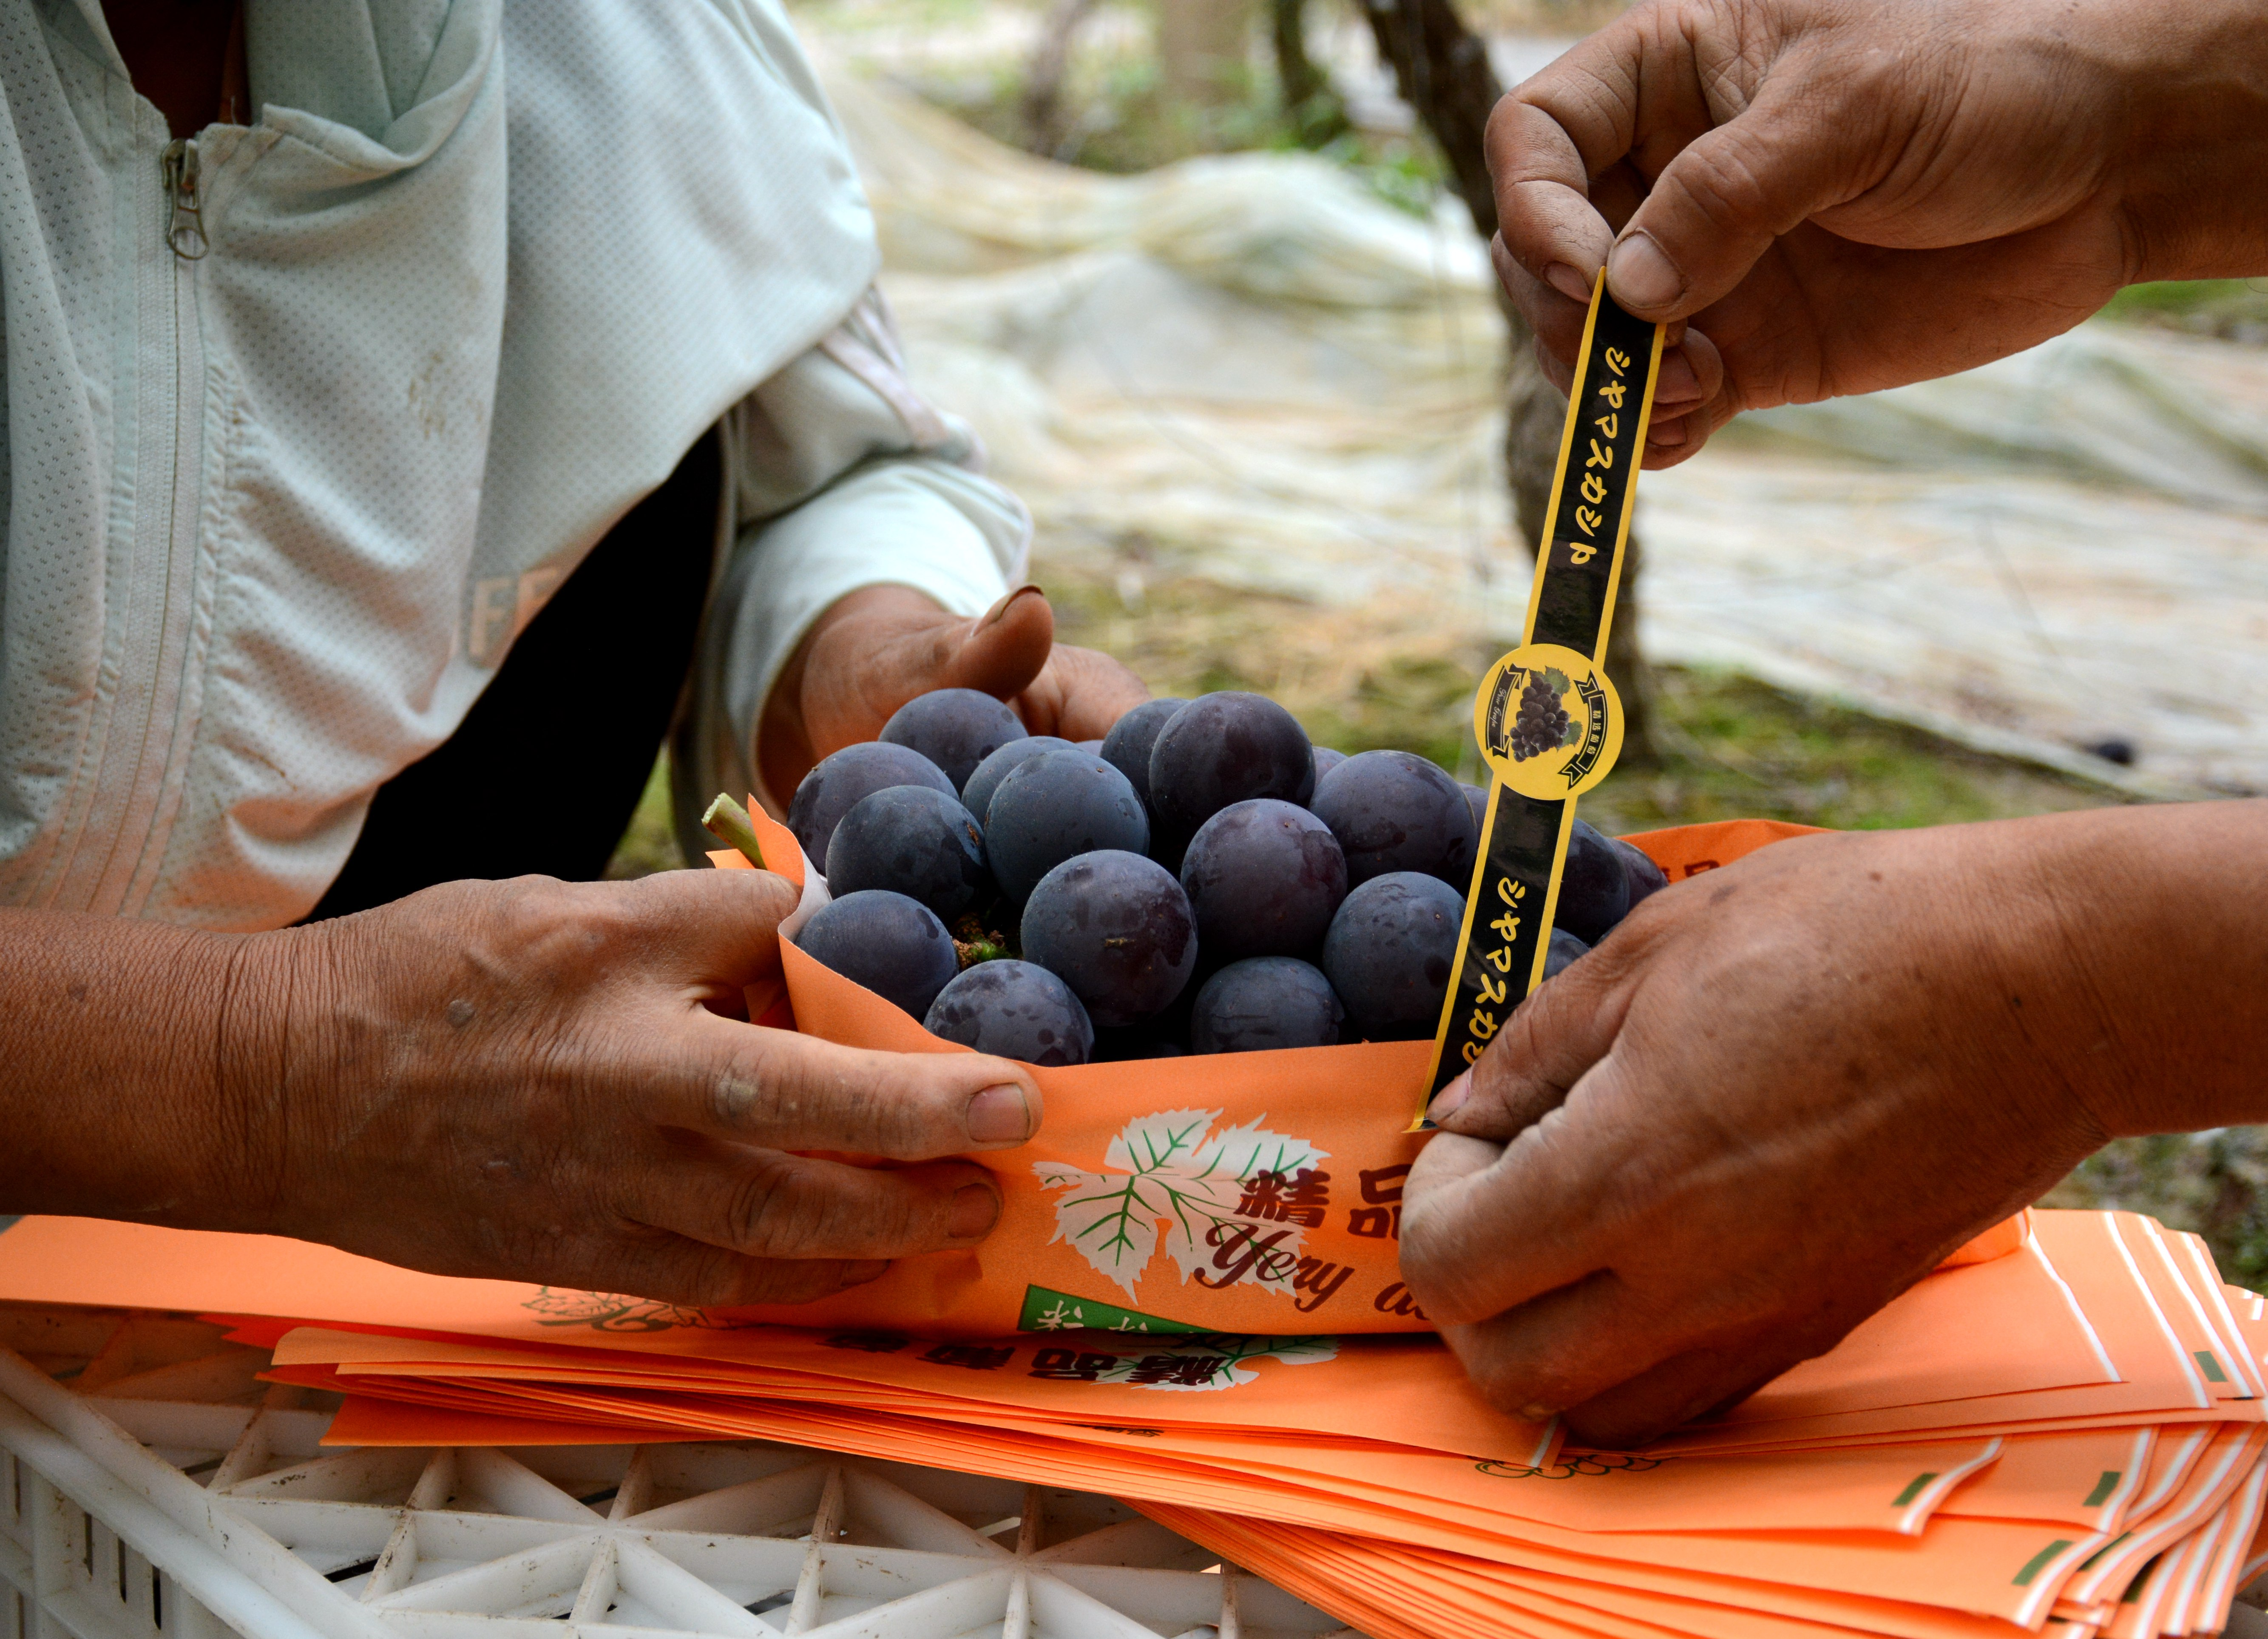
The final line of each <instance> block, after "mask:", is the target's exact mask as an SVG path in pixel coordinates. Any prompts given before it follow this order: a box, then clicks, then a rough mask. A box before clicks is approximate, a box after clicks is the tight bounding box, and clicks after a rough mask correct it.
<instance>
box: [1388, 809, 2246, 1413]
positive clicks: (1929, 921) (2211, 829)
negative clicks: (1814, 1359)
mask: <svg viewBox="0 0 2268 1639" xmlns="http://www.w3.org/2000/svg"><path fill="white" fill-rule="evenodd" d="M2264 891H2268V804H2261V803H2199V804H2191V805H2184V806H2182V807H2179V808H2125V809H2108V810H2099V811H2096V812H2093V813H2088V814H2080V815H2059V816H2051V817H2048V818H2043V819H2036V820H2021V821H2005V822H1999V823H1993V824H1987V825H1964V826H1955V827H1947V828H1943V829H1940V830H1932V831H1904V832H1874V833H1852V834H1847V835H1837V836H1816V837H1808V838H1800V839H1798V840H1793V841H1788V842H1782V843H1778V844H1775V845H1772V846H1771V847H1768V848H1764V849H1763V850H1760V851H1759V852H1758V853H1755V854H1753V855H1751V856H1749V858H1747V859H1745V860H1741V861H1739V862H1738V863H1736V864H1734V865H1732V866H1729V867H1726V868H1724V869H1722V870H1719V871H1712V872H1709V873H1707V874H1705V875H1700V876H1697V877H1694V878H1692V879H1690V880H1689V881H1686V882H1680V883H1677V884H1676V885H1675V886H1673V887H1671V888H1669V889H1668V890H1664V891H1662V892H1660V893H1657V894H1654V895H1653V897H1650V898H1648V899H1647V900H1646V902H1645V903H1644V904H1641V905H1640V906H1639V907H1638V909H1637V910H1636V911H1634V912H1631V916H1630V918H1629V919H1628V920H1627V921H1625V922H1624V924H1623V925H1622V926H1621V927H1618V928H1616V930H1615V931H1614V933H1613V934H1610V935H1609V936H1608V937H1607V938H1606V939H1605V940H1604V941H1602V942H1601V943H1600V945H1599V946H1598V948H1597V949H1594V951H1592V952H1591V953H1590V954H1589V955H1587V956H1584V957H1582V958H1581V959H1580V960H1579V961H1578V962H1576V963H1574V964H1573V965H1572V966H1571V967H1569V968H1568V969H1567V970H1566V971H1564V972H1563V973H1561V974H1560V975H1559V976H1558V977H1557V978H1554V979H1552V980H1551V981H1550V983H1549V984H1547V985H1545V986H1542V987H1541V988H1540V989H1539V990H1538V991H1537V992H1536V993H1535V994H1534V995H1533V996H1531V997H1530V998H1528V1000H1527V1001H1526V1002H1525V1003H1524V1004H1523V1005H1522V1006H1521V1008H1519V1009H1518V1010H1517V1011H1516V1012H1514V1013H1513V1015H1512V1020H1511V1022H1510V1023H1509V1024H1508V1025H1507V1027H1506V1030H1504V1031H1503V1033H1502V1034H1501V1035H1500V1036H1499V1038H1498V1040H1497V1042H1496V1043H1495V1044H1494V1045H1492V1046H1491V1048H1490V1050H1489V1052H1487V1053H1485V1054H1484V1056H1483V1057H1482V1059H1481V1060H1480V1062H1479V1064H1478V1065H1476V1067H1475V1068H1474V1070H1473V1071H1472V1072H1471V1074H1469V1077H1463V1078H1460V1080H1459V1081H1458V1082H1454V1083H1452V1084H1451V1085H1450V1087H1449V1088H1447V1089H1444V1092H1443V1094H1442V1096H1441V1097H1440V1099H1439V1100H1437V1101H1436V1104H1435V1107H1434V1112H1433V1113H1434V1116H1435V1119H1436V1120H1437V1121H1439V1122H1440V1125H1441V1126H1442V1128H1443V1129H1444V1130H1443V1131H1442V1132H1441V1133H1439V1134H1437V1135H1436V1136H1435V1137H1434V1138H1433V1139H1432V1141H1430V1142H1429V1143H1428V1144H1427V1146H1426V1148H1425V1150H1424V1152H1423V1153H1422V1154H1421V1155H1420V1157H1419V1159H1418V1163H1417V1164H1416V1166H1415V1168H1414V1169H1413V1170H1412V1172H1411V1174H1410V1180H1409V1184H1408V1186H1407V1189H1406V1192H1405V1200H1404V1206H1403V1239H1402V1268H1403V1277H1404V1279H1405V1280H1406V1281H1408V1283H1409V1285H1410V1291H1411V1293H1412V1295H1413V1296H1416V1297H1417V1299H1418V1302H1419V1303H1421V1304H1422V1305H1423V1306H1424V1308H1425V1312H1426V1314H1427V1315H1428V1317H1429V1318H1432V1319H1433V1320H1434V1321H1435V1322H1436V1323H1437V1324H1439V1325H1440V1327H1441V1331H1442V1333H1443V1335H1444V1337H1446V1338H1447V1340H1448V1342H1449V1343H1450V1345H1451V1347H1454V1349H1455V1350H1456V1351H1457V1353H1458V1355H1460V1356H1461V1357H1462V1360H1463V1361H1464V1362H1465V1364H1466V1366H1467V1368H1468V1370H1470V1372H1471V1373H1472V1375H1473V1377H1474V1378H1475V1379H1476V1382H1477V1383H1478V1384H1480V1385H1481V1386H1482V1388H1483V1389H1484V1392H1486V1393H1487V1394H1488V1395H1489V1397H1490V1398H1491V1399H1492V1400H1493V1401H1495V1402H1496V1403H1497V1404H1499V1406H1504V1407H1505V1408H1506V1409H1507V1410H1514V1411H1525V1412H1529V1413H1531V1414H1548V1413H1551V1412H1565V1414H1566V1416H1567V1422H1568V1427H1569V1429H1570V1430H1571V1432H1572V1434H1573V1435H1574V1436H1576V1437H1577V1438H1578V1439H1579V1440H1580V1441H1583V1442H1585V1443H1593V1444H1602V1445H1622V1444H1629V1443H1638V1442H1641V1441H1644V1440H1646V1439H1648V1438H1651V1437H1653V1436H1654V1435H1656V1434H1657V1433H1659V1432H1661V1430H1662V1429H1666V1428H1668V1427H1670V1426H1672V1425H1674V1424H1675V1423H1677V1422H1680V1421H1683V1420H1685V1419H1687V1418H1689V1417H1691V1416H1693V1415H1695V1414H1699V1413H1701V1412H1704V1411H1706V1410H1709V1409H1711V1408H1712V1407H1715V1406H1719V1405H1721V1404H1724V1403H1727V1402H1728V1401H1731V1400H1735V1399H1739V1398H1741V1397H1742V1396H1743V1395H1745V1394H1746V1393H1748V1392H1749V1391H1751V1390H1753V1389H1755V1388H1756V1387H1758V1386H1759V1385H1761V1384H1764V1382H1766V1381H1768V1380H1770V1379H1771V1377H1776V1376H1778V1374H1779V1373H1780V1372H1781V1371H1783V1370H1786V1369H1787V1368H1788V1367H1789V1366H1791V1365H1793V1364H1794V1363H1795V1362H1798V1361H1800V1360H1802V1359H1805V1358H1807V1357H1808V1356H1810V1355H1817V1354H1820V1353H1823V1352H1824V1351H1825V1350H1826V1349H1828V1348H1830V1347H1833V1346H1834V1344H1835V1343H1836V1342H1837V1340H1839V1339H1841V1338H1842V1337H1843V1335H1844V1334H1845V1333H1847V1332H1848V1331H1849V1330H1850V1329H1851V1328H1852V1326H1853V1325H1857V1324H1858V1323H1859V1321H1860V1320H1862V1319H1864V1318H1866V1317H1867V1315H1869V1314H1871V1313H1873V1312H1874V1310H1876V1309H1878V1308H1880V1307H1881V1305H1882V1304H1883V1303H1887V1302H1888V1301H1889V1299H1890V1298H1892V1297H1893V1296H1896V1294H1897V1293H1899V1292H1900V1291H1902V1290H1903V1289H1904V1288H1906V1287H1907V1286H1908V1285H1910V1284H1911V1283H1912V1282H1913V1281H1916V1280H1918V1279H1919V1278H1920V1277H1921V1276H1922V1275H1924V1274H1927V1273H1928V1272H1929V1271H1930V1270H1931V1269H1932V1268H1933V1267H1934V1266H1936V1265H1937V1263H1938V1262H1939V1260H1940V1259H1941V1258H1943V1256H1944V1255H1945V1254H1946V1253H1947V1252H1948V1251H1950V1250H1951V1249H1952V1248H1954V1247H1955V1246H1957V1245H1959V1244H1961V1243H1962V1241H1964V1240H1966V1239H1967V1238H1969V1237H1970V1236H1971V1235H1973V1234H1975V1233H1976V1232H1977V1231H1978V1230H1980V1229H1985V1227H1987V1226H1989V1225H1990V1224H1992V1223H1993V1222H1997V1221H1998V1220H1999V1219H2000V1218H2002V1217H2004V1216H2006V1215H2007V1214H2009V1213H2011V1212H2013V1211H2014V1210H2015V1209H2016V1208H2017V1207H2021V1206H2024V1205H2026V1204H2027V1203H2029V1202H2030V1201H2031V1200H2035V1199H2036V1198H2037V1196H2038V1195H2039V1193H2040V1192H2041V1191H2042V1190H2043V1189H2044V1188H2046V1187H2047V1186H2048V1185H2050V1184H2052V1183H2053V1182H2054V1181H2055V1180H2056V1179H2057V1178H2058V1177H2060V1176H2061V1175H2062V1174H2063V1173H2064V1172H2065V1171H2066V1170H2068V1168H2069V1167H2070V1166H2071V1165H2072V1164H2073V1163H2075V1162H2076V1161H2078V1160H2079V1159H2080V1157H2081V1156H2083V1155H2086V1154H2087V1153H2088V1151H2090V1150H2091V1149H2093V1148H2095V1147H2096V1146H2097V1145H2099V1144H2100V1143H2102V1141H2103V1140H2104V1139H2105V1138H2106V1137H2108V1136H2110V1135H2112V1134H2115V1133H2144V1132H2165V1131H2176V1130H2180V1129H2181V1128H2183V1127H2185V1126H2212V1125H2220V1124H2221V1123H2223V1122H2228V1121H2240V1120H2257V1119H2260V1114H2261V1105H2262V1098H2261V1095H2260V1093H2259V1092H2258V1090H2257V1068H2256V1067H2257V1054H2258V1052H2259V1050H2260V1046H2261V1045H2262V1043H2263V1041H2264V1040H2268V1005H2264V1003H2263V1001H2262V1000H2260V991H2261V988H2262V987H2261V986H2260V985H2259V984H2258V981H2257V976H2258V974H2259V972H2260V971H2261V970H2262V968H2263V965H2264V963H2268V935H2264V934H2263V933H2262V932H2261V931H2260V930H2259V928H2258V927H2257V914H2256V907H2257V904H2258V903H2259V896H2260V895H2261V894H2262V893H2263V892H2264Z"/></svg>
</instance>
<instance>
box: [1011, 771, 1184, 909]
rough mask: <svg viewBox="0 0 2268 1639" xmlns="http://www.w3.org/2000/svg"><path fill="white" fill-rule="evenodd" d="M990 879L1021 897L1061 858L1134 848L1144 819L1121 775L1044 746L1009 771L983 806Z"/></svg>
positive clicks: (1143, 841)
mask: <svg viewBox="0 0 2268 1639" xmlns="http://www.w3.org/2000/svg"><path fill="white" fill-rule="evenodd" d="M985 817H986V819H987V820H988V821H989V822H990V823H988V824H987V825H986V827H985V832H984V839H985V845H986V847H987V848H988V849H989V850H990V853H991V857H992V875H993V879H994V880H995V881H996V882H998V883H999V884H1000V891H1001V892H1002V893H1004V894H1005V895H1007V896H1008V897H1009V898H1011V899H1015V900H1021V899H1023V898H1024V897H1025V896H1027V894H1029V893H1030V892H1031V891H1032V890H1033V889H1034V888H1035V887H1037V886H1038V885H1039V881H1040V878H1042V876H1045V875H1047V874H1048V873H1049V871H1051V870H1053V869H1055V867H1057V866H1058V865H1061V864H1062V863H1063V862H1064V860H1069V859H1072V858H1075V857H1076V856H1078V855H1079V854H1082V853H1094V851H1095V850H1096V849H1098V848H1123V849H1125V850H1127V851H1128V852H1129V853H1140V852H1141V851H1142V850H1143V849H1145V848H1146V847H1148V846H1149V845H1150V822H1149V820H1148V819H1147V818H1145V816H1144V815H1143V813H1142V799H1141V798H1139V797H1138V796H1136V795H1135V794H1134V787H1133V786H1131V785H1129V784H1128V783H1127V779H1126V776H1125V775H1123V774H1122V773H1120V772H1118V771H1117V770H1116V769H1115V768H1113V767H1111V766H1110V764H1108V763H1106V762H1104V761H1103V760H1102V759H1101V757H1092V756H1089V755H1088V754H1087V753H1086V752H1085V751H1079V750H1067V751H1042V752H1041V753H1040V754H1039V755H1038V756H1036V757H1030V758H1027V760H1026V761H1025V762H1023V763H1022V764H1020V765H1018V766H1017V767H1016V768H1015V769H1013V770H1012V771H1011V772H1009V774H1008V777H1007V778H1006V779H1003V780H1002V781H1001V782H1000V786H999V788H998V790H996V791H995V792H993V794H992V802H991V806H990V808H988V809H987V810H986V813H985Z"/></svg>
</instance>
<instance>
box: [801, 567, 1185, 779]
mask: <svg viewBox="0 0 2268 1639" xmlns="http://www.w3.org/2000/svg"><path fill="white" fill-rule="evenodd" d="M1055 632H1056V617H1055V611H1054V610H1053V609H1049V607H1048V600H1047V596H1046V594H1044V593H1042V591H1041V590H1040V589H1039V587H1018V588H1017V589H1016V590H1015V591H1013V592H1011V593H1010V594H1008V595H1007V596H1006V597H1005V598H1002V599H1001V600H1000V601H999V602H998V603H995V604H994V605H993V606H992V607H991V608H990V609H987V610H985V611H984V613H983V614H982V615H979V616H976V618H975V619H974V620H969V619H966V618H963V617H962V616H958V615H948V614H946V612H945V611H944V610H943V609H939V607H938V606H937V605H936V604H935V603H932V602H930V600H929V599H928V598H926V597H924V596H923V595H922V594H920V593H918V592H915V591H912V590H910V589H909V588H907V587H865V589H863V590H861V591H858V592H853V593H851V594H849V595H848V596H846V597H843V598H842V599H840V600H838V601H837V602H836V603H835V605H834V606H833V607H832V608H830V609H828V611H827V613H826V614H824V615H822V616H821V617H820V619H819V623H818V624H817V625H815V626H814V628H813V629H812V631H811V632H810V634H809V635H808V636H806V638H805V639H804V640H803V642H802V643H801V644H799V646H797V648H796V652H795V654H794V655H793V656H792V658H791V659H790V660H789V661H788V663H787V666H786V667H785V668H784V669H783V670H782V672H781V674H780V679H779V681H778V683H776V684H774V685H773V688H772V693H771V698H770V700H769V701H767V702H766V703H765V706H764V720H763V732H762V735H760V736H759V749H758V755H759V757H761V758H762V764H763V776H764V783H765V785H766V786H769V787H770V789H771V791H772V792H773V794H775V795H777V797H779V799H780V800H781V801H786V796H787V794H788V793H790V792H792V791H793V790H794V789H795V788H796V786H797V785H798V783H799V782H800V781H801V780H802V779H803V777H804V775H805V774H806V773H807V772H810V769H811V765H812V764H814V763H816V762H818V761H819V759H820V758H821V757H825V756H827V755H828V753H829V752H833V751H839V750H841V749H843V747H844V746H847V745H855V744H857V743H858V742H861V741H865V740H872V739H873V738H874V736H875V735H879V734H880V733H881V731H882V725H883V724H884V723H887V721H889V720H890V713H892V712H895V711H896V710H897V709H898V707H900V706H902V705H904V704H905V703H906V702H907V701H908V700H910V699H912V698H914V697H915V696H916V695H917V694H924V693H927V692H928V691H929V690H932V689H981V690H983V691H984V692H985V693H987V694H990V695H992V696H995V697H996V698H999V699H1003V700H1005V701H1007V703H1008V704H1009V705H1011V706H1013V707H1014V708H1015V711H1016V714H1017V715H1018V716H1019V717H1020V718H1022V719H1023V720H1024V727H1026V728H1027V729H1029V730H1030V731H1031V732H1032V733H1033V734H1035V735H1059V736H1061V737H1062V738H1064V739H1065V740H1098V739H1101V737H1102V736H1103V735H1107V734H1108V733H1109V732H1110V727H1111V725H1112V724H1114V723H1116V721H1117V720H1119V719H1120V718H1121V717H1123V716H1124V715H1125V713H1126V712H1127V710H1128V708H1130V707H1131V706H1135V705H1140V704H1141V703H1142V702H1143V701H1145V700H1146V699H1148V698H1150V690H1148V689H1147V688H1145V687H1144V685H1143V683H1142V680H1141V679H1140V678H1139V677H1137V676H1135V675H1134V674H1133V673H1132V672H1130V671H1129V670H1128V669H1127V668H1125V667H1124V666H1122V665H1121V664H1119V662H1118V661H1115V660H1113V659H1111V658H1110V656H1108V654H1104V653H1099V652H1098V651H1096V650H1094V649H1079V648H1073V647H1071V646H1069V645H1067V644H1064V645H1058V644H1057V642H1056V641H1055Z"/></svg>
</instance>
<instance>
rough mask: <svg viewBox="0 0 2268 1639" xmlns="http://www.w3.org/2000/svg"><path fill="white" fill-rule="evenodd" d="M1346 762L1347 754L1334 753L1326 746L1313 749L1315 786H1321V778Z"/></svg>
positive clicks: (1341, 752)
mask: <svg viewBox="0 0 2268 1639" xmlns="http://www.w3.org/2000/svg"><path fill="white" fill-rule="evenodd" d="M1346 760H1347V754H1346V753H1345V752H1344V751H1334V750H1332V749H1330V747H1329V746H1327V745H1319V746H1317V747H1316V748H1315V784H1316V785H1318V786H1321V785H1322V783H1323V776H1324V775H1326V774H1328V773H1329V772H1331V771H1332V770H1333V769H1335V768H1337V766H1338V765H1339V764H1342V763H1344V762H1345V761H1346Z"/></svg>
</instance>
